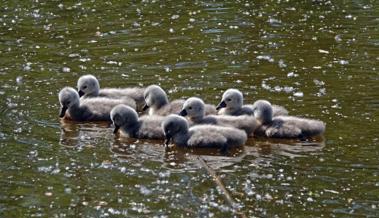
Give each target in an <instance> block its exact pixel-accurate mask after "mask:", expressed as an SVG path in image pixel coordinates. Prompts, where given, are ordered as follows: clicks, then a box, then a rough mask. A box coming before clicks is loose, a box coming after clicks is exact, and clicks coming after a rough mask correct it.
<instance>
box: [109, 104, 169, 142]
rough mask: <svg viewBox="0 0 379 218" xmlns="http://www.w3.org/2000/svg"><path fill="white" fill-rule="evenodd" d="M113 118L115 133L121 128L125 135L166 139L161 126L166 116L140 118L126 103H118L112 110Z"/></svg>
mask: <svg viewBox="0 0 379 218" xmlns="http://www.w3.org/2000/svg"><path fill="white" fill-rule="evenodd" d="M111 119H112V122H113V124H114V126H115V129H114V131H113V133H115V134H116V133H117V132H118V131H119V129H121V132H122V133H123V135H126V136H128V137H130V138H138V139H164V138H165V137H164V134H163V130H162V127H161V124H162V121H163V119H164V117H162V116H156V115H152V116H142V117H140V118H138V114H137V112H136V111H135V110H134V109H133V108H131V107H129V106H125V105H117V106H116V107H114V108H113V109H112V111H111Z"/></svg>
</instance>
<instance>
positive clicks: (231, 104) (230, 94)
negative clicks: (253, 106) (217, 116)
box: [216, 89, 243, 110]
mask: <svg viewBox="0 0 379 218" xmlns="http://www.w3.org/2000/svg"><path fill="white" fill-rule="evenodd" d="M242 105H243V95H242V93H241V92H240V91H239V90H238V89H228V90H226V91H225V92H224V94H223V95H222V99H221V102H220V103H219V104H218V105H217V107H216V109H217V110H220V109H221V108H227V109H229V110H238V109H240V108H241V107H242Z"/></svg>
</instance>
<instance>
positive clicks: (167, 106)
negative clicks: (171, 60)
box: [143, 85, 217, 116]
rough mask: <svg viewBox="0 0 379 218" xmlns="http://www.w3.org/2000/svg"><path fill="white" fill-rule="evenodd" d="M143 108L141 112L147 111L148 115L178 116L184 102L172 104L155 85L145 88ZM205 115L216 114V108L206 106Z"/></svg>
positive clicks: (178, 101)
mask: <svg viewBox="0 0 379 218" xmlns="http://www.w3.org/2000/svg"><path fill="white" fill-rule="evenodd" d="M144 97H145V102H146V103H145V106H144V108H143V110H147V109H149V114H150V115H153V114H155V115H161V116H167V115H169V114H178V113H179V112H180V110H181V109H182V106H183V104H184V100H181V99H178V100H174V101H172V102H169V101H168V98H167V94H166V92H165V91H164V90H163V89H162V88H161V87H159V86H157V85H150V86H148V87H147V88H146V90H145V93H144ZM205 113H206V114H216V113H217V111H216V108H215V107H214V106H213V105H208V104H207V105H206V107H205Z"/></svg>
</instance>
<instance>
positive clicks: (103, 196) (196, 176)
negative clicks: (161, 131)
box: [0, 0, 379, 217]
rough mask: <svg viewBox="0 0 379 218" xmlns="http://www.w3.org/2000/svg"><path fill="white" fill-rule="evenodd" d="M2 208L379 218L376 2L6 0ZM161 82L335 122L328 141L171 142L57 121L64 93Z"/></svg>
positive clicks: (55, 212)
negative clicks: (176, 145)
mask: <svg viewBox="0 0 379 218" xmlns="http://www.w3.org/2000/svg"><path fill="white" fill-rule="evenodd" d="M0 5H1V6H0V81H1V84H0V124H1V126H0V186H1V189H0V217H20V216H25V217H39V216H42V217H64V216H70V217H73V216H74V217H107V216H111V217H115V216H119V217H125V216H127V217H180V216H182V217H212V216H214V217H232V216H237V215H236V213H235V211H234V210H232V209H231V207H230V204H228V202H227V201H225V199H224V196H223V195H222V194H221V192H220V189H219V188H218V187H217V186H216V185H215V183H214V182H213V181H212V178H211V177H210V175H209V173H208V172H207V171H206V170H205V169H204V168H203V167H202V165H200V163H199V161H197V159H196V157H197V156H198V155H201V157H202V158H203V159H204V160H206V161H207V163H208V164H209V165H210V166H211V167H212V169H214V170H215V171H216V173H217V174H218V175H219V176H220V178H221V180H222V182H223V183H224V185H225V187H226V189H227V190H228V191H229V192H230V194H231V196H232V198H233V200H234V201H235V202H236V203H237V206H238V207H239V208H240V210H241V211H242V212H243V213H245V214H246V215H247V216H249V217H251V216H257V217H274V216H277V217H287V216H291V217H299V216H300V217H309V216H313V217H319V216H325V217H330V216H333V217H334V216H338V217H353V216H359V217H360V216H368V217H378V216H379V159H378V157H379V151H378V149H379V147H378V144H379V137H378V133H379V131H378V128H379V124H378V118H379V112H378V111H379V92H378V89H379V73H378V67H379V64H378V62H379V3H378V2H377V1H375V0H371V1H369V0H368V1H365V0H355V1H342V0H336V1H321V0H320V1H318V0H317V1H316V0H315V1H311V0H310V1H289V2H287V1H280V0H278V1H274V0H272V1H225V2H224V1H186V2H179V1H162V2H160V1H154V0H152V1H150V0H146V1H143V2H142V3H141V2H140V3H137V2H136V1H131V2H126V1H94V0H93V1H64V3H60V2H59V1H46V2H45V1H1V3H0ZM87 73H91V74H94V75H96V76H97V77H98V78H99V79H100V83H101V85H102V86H103V87H106V86H108V87H126V86H136V85H141V86H147V85H149V84H153V83H157V84H160V85H161V86H162V87H163V88H164V89H165V90H167V92H168V93H169V95H170V98H171V99H175V98H181V97H183V98H186V97H190V96H200V97H202V98H203V99H205V101H207V102H209V103H213V104H216V103H218V101H219V99H220V96H221V95H222V93H223V91H225V90H226V89H227V88H230V87H235V88H238V89H240V90H241V91H243V92H244V94H245V98H246V100H245V101H246V102H247V103H252V102H253V101H254V100H256V99H259V98H265V99H268V100H270V101H272V102H274V103H276V104H279V105H283V106H285V107H286V108H288V109H289V110H290V113H291V114H293V115H301V116H306V117H310V118H317V119H321V120H323V121H325V122H326V123H327V132H326V134H325V135H324V140H322V141H321V142H320V143H317V144H310V143H306V144H300V143H298V142H296V141H280V140H279V141H271V140H254V139H252V140H249V141H248V143H247V144H246V145H245V146H244V147H243V148H242V149H239V150H235V151H231V153H230V155H229V156H223V155H221V154H219V152H218V151H216V150H210V151H209V150H201V151H190V150H185V149H174V150H173V151H171V152H166V151H165V150H164V148H163V147H162V145H161V142H160V141H142V140H141V141H135V140H125V139H117V138H114V136H113V135H112V129H111V128H108V126H107V125H104V124H67V123H62V124H61V123H60V122H59V119H58V107H59V104H58V99H57V93H58V92H59V90H60V89H61V88H62V87H64V86H75V84H76V80H77V79H78V77H79V76H80V75H83V74H87Z"/></svg>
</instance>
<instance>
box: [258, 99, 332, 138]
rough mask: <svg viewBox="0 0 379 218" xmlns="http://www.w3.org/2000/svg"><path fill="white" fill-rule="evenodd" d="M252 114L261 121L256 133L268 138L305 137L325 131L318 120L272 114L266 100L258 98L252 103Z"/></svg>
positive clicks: (323, 124) (322, 123)
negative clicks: (274, 115)
mask: <svg viewBox="0 0 379 218" xmlns="http://www.w3.org/2000/svg"><path fill="white" fill-rule="evenodd" d="M253 110H254V116H255V118H256V119H257V120H258V121H259V122H260V123H261V126H260V127H259V128H258V129H257V130H256V132H255V133H256V134H257V135H260V136H266V137H270V138H299V139H305V138H309V137H313V136H317V135H321V134H323V133H324V132H325V123H324V122H322V121H319V120H313V119H306V118H300V117H295V116H276V117H273V115H272V106H271V104H270V102H268V101H266V100H258V101H256V102H255V103H254V104H253Z"/></svg>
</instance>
